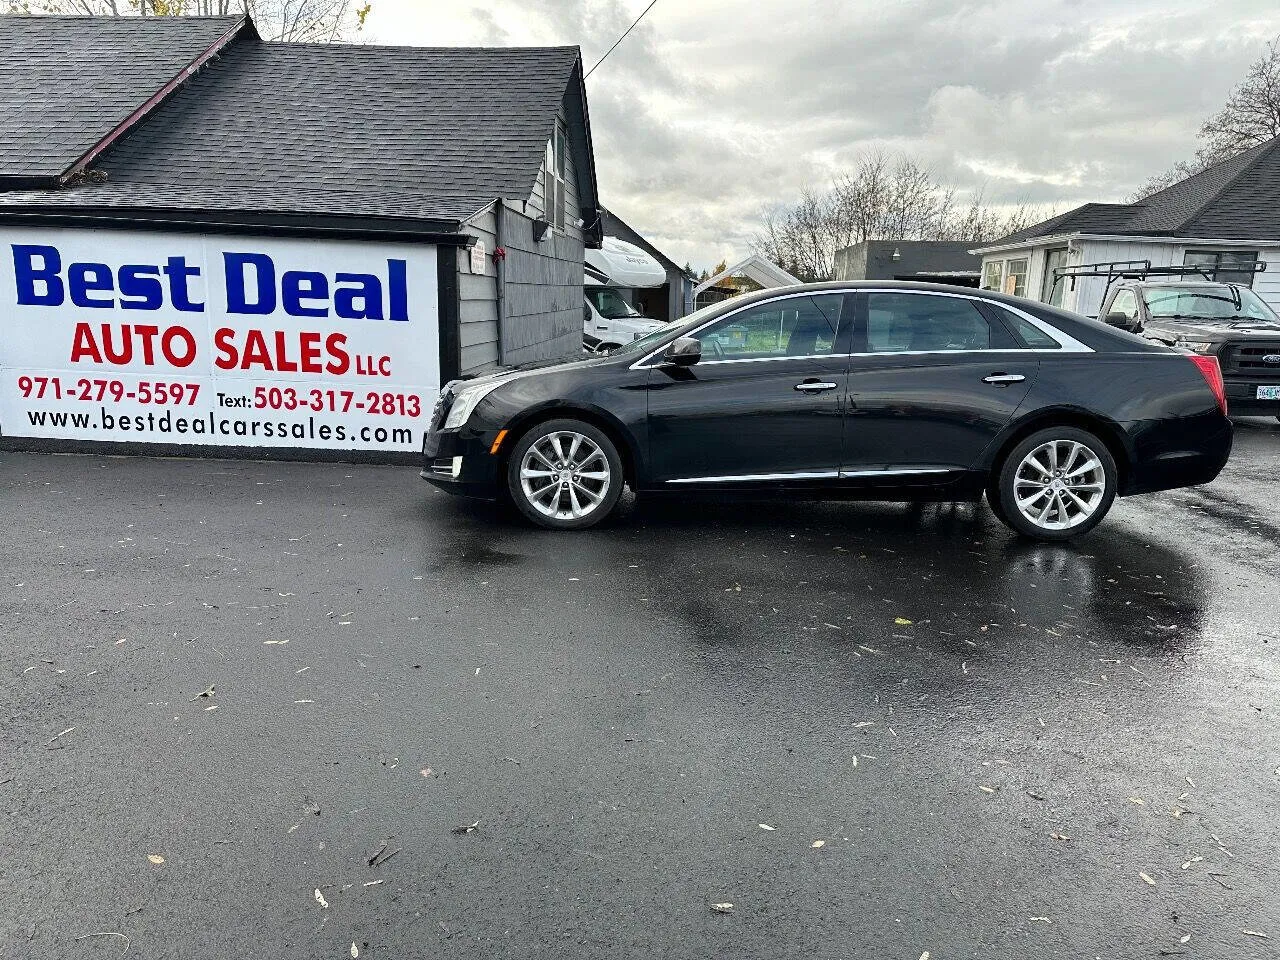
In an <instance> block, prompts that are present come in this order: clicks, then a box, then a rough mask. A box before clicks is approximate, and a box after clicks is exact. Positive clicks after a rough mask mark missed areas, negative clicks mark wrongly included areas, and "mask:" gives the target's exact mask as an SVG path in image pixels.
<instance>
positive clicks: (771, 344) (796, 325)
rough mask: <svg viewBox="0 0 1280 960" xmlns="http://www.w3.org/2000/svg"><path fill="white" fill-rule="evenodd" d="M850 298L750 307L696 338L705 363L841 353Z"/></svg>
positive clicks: (829, 296) (824, 296)
mask: <svg viewBox="0 0 1280 960" xmlns="http://www.w3.org/2000/svg"><path fill="white" fill-rule="evenodd" d="M844 299H845V298H844V294H840V293H832V294H817V295H815V296H810V297H787V298H785V299H782V300H772V301H769V302H768V303H762V304H759V305H758V306H754V307H748V308H746V309H745V310H740V311H738V312H737V313H733V314H730V315H729V316H727V317H725V318H724V319H722V320H720V321H718V322H716V323H713V324H712V325H711V326H709V327H706V328H705V329H703V330H699V331H698V332H697V333H694V334H691V336H692V337H693V338H694V339H696V340H699V341H701V342H702V359H703V360H704V361H708V360H767V359H777V358H783V357H812V356H823V355H826V354H830V353H834V352H835V345H836V335H837V334H838V333H839V330H840V313H841V311H842V310H843V308H844Z"/></svg>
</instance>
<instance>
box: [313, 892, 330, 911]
mask: <svg viewBox="0 0 1280 960" xmlns="http://www.w3.org/2000/svg"><path fill="white" fill-rule="evenodd" d="M316 903H318V904H320V906H321V907H323V908H324V909H326V910H328V909H329V901H328V900H326V899H325V898H324V894H323V893H321V892H320V888H319V887H316Z"/></svg>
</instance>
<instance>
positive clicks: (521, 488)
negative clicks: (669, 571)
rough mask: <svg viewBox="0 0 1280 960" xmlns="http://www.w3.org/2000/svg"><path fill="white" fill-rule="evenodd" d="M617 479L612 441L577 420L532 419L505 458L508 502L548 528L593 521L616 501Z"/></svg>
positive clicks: (585, 524)
mask: <svg viewBox="0 0 1280 960" xmlns="http://www.w3.org/2000/svg"><path fill="white" fill-rule="evenodd" d="M622 483H623V477H622V458H621V457H620V456H619V455H618V450H617V448H616V447H615V446H614V445H613V441H611V440H610V439H609V438H608V437H607V436H605V434H604V432H603V431H601V430H599V429H597V428H596V427H594V426H592V425H591V424H589V423H584V422H583V421H581V420H569V419H565V420H549V421H547V422H546V423H540V424H538V425H537V426H535V427H533V428H532V429H531V430H530V431H529V432H528V433H526V434H525V435H524V436H522V437H521V438H520V440H519V441H518V442H517V443H516V445H515V447H513V448H512V450H511V457H510V459H509V460H508V461H507V491H508V492H509V493H510V495H511V502H512V503H514V504H515V506H516V509H517V510H519V511H520V512H521V513H522V514H524V515H525V517H527V518H528V519H529V520H532V521H533V522H534V523H536V524H538V526H541V527H548V528H550V529H552V530H581V529H583V528H584V527H592V526H595V525H596V524H597V523H599V522H600V521H601V520H603V519H604V518H605V517H607V516H608V515H609V514H610V513H612V512H613V509H614V507H616V506H617V504H618V497H619V496H621V494H622Z"/></svg>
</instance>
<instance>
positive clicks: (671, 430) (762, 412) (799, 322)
mask: <svg viewBox="0 0 1280 960" xmlns="http://www.w3.org/2000/svg"><path fill="white" fill-rule="evenodd" d="M847 302H848V299H847V295H846V294H844V293H819V294H792V295H787V296H782V297H778V298H776V299H771V300H768V301H764V302H758V303H755V304H752V305H750V306H747V307H744V308H743V309H741V310H739V311H735V312H733V313H730V314H728V315H726V316H724V317H721V318H719V319H718V320H715V321H713V322H712V323H711V324H709V325H708V326H706V327H703V328H702V329H699V330H696V331H694V332H692V333H690V334H689V335H690V336H692V337H694V338H696V339H697V340H699V341H701V343H702V358H701V360H700V361H699V362H698V363H696V364H694V365H693V366H691V367H667V366H664V365H661V364H660V363H659V362H658V360H657V359H655V360H653V361H648V362H649V363H650V364H651V365H652V366H651V372H650V375H649V381H648V390H649V397H648V427H649V429H648V442H649V463H650V469H649V473H650V478H651V479H652V481H653V482H654V484H655V485H656V486H665V485H669V484H670V485H678V484H698V483H704V484H721V485H730V486H732V485H734V484H739V485H741V484H760V483H773V482H776V481H779V480H792V481H799V482H814V481H821V480H824V479H825V480H833V479H835V478H836V477H837V476H838V474H839V470H840V458H841V434H842V418H843V414H844V399H845V391H846V388H847V385H848V365H849V357H848V347H847V345H846V344H847V342H848V335H847V331H846V332H843V333H842V329H841V325H842V322H847V321H842V317H844V316H845V315H846V312H847V311H846V309H845V307H846V303H847Z"/></svg>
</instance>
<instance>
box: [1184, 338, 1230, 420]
mask: <svg viewBox="0 0 1280 960" xmlns="http://www.w3.org/2000/svg"><path fill="white" fill-rule="evenodd" d="M1187 359H1188V360H1190V361H1191V362H1192V363H1194V364H1195V365H1196V366H1197V367H1199V368H1200V373H1201V375H1202V376H1203V377H1204V381H1205V383H1207V384H1209V389H1210V390H1212V391H1213V395H1214V397H1215V398H1216V399H1217V401H1218V409H1219V410H1221V411H1222V412H1223V413H1224V414H1225V413H1226V412H1227V388H1226V386H1225V385H1224V384H1223V382H1222V367H1220V366H1219V365H1218V358H1217V357H1214V356H1202V355H1200V354H1198V353H1193V354H1190V355H1189V356H1188V357H1187Z"/></svg>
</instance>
